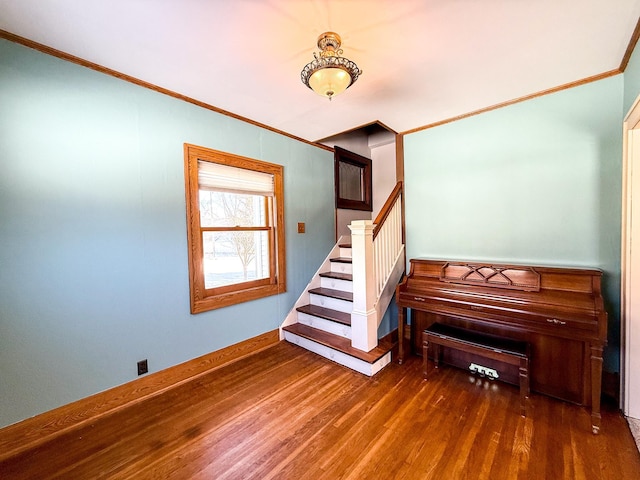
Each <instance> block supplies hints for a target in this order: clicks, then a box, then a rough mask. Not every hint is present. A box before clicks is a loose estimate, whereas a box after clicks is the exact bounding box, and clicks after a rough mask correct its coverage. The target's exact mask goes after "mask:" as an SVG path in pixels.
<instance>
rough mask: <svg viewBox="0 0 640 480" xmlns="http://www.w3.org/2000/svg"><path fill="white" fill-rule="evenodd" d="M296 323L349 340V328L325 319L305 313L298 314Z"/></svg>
mask: <svg viewBox="0 0 640 480" xmlns="http://www.w3.org/2000/svg"><path fill="white" fill-rule="evenodd" d="M298 322H299V323H302V324H304V325H308V326H309V327H313V328H317V329H318V330H323V331H325V332H329V333H333V334H334V335H338V336H340V337H344V338H351V327H350V326H349V325H344V324H342V323H338V322H332V321H331V320H327V319H326V318H320V317H314V316H313V315H309V314H307V313H302V312H298Z"/></svg>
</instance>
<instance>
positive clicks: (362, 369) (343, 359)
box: [284, 332, 391, 377]
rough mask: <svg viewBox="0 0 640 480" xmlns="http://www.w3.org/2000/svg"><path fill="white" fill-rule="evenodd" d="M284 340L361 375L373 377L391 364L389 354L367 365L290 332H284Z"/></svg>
mask: <svg viewBox="0 0 640 480" xmlns="http://www.w3.org/2000/svg"><path fill="white" fill-rule="evenodd" d="M284 338H285V339H286V340H287V341H288V342H291V343H294V344H296V345H298V346H300V347H302V348H305V349H307V350H309V351H311V352H313V353H317V354H318V355H321V356H323V357H324V358H327V359H329V360H333V361H334V362H336V363H339V364H340V365H344V366H345V367H348V368H350V369H351V370H355V371H356V372H359V373H362V374H363V375H367V376H369V377H370V376H373V375H375V374H376V373H378V372H379V371H380V370H382V369H383V368H384V367H385V366H386V365H388V364H389V363H391V352H389V353H387V354H386V355H384V356H383V357H382V358H380V359H379V360H378V361H377V362H375V363H368V362H365V361H363V360H360V359H358V358H355V357H352V356H351V355H347V354H345V353H342V352H338V351H336V350H333V349H332V348H330V347H327V346H325V345H320V344H319V343H316V342H314V341H312V340H309V339H307V338H303V337H300V336H298V335H295V334H293V333H291V332H285V333H284Z"/></svg>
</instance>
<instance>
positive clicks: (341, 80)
mask: <svg viewBox="0 0 640 480" xmlns="http://www.w3.org/2000/svg"><path fill="white" fill-rule="evenodd" d="M349 85H351V77H350V76H349V74H348V73H347V72H346V71H345V70H343V69H342V68H330V67H328V68H321V69H319V70H316V71H315V72H314V73H313V75H311V76H310V77H309V86H310V87H311V88H312V89H313V91H314V92H316V93H317V94H318V95H322V96H324V97H329V98H331V97H335V96H336V95H338V94H340V93H342V92H344V91H345V90H346V89H347V87H348V86H349Z"/></svg>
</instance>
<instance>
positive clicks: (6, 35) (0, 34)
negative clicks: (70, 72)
mask: <svg viewBox="0 0 640 480" xmlns="http://www.w3.org/2000/svg"><path fill="white" fill-rule="evenodd" d="M0 38H3V39H5V40H8V41H10V42H13V43H18V44H20V45H23V46H25V47H28V48H31V49H33V50H37V51H39V52H42V53H44V54H47V55H51V56H52V57H57V58H60V59H62V60H66V61H67V62H71V63H75V64H76V65H80V66H82V67H86V68H90V69H91V70H95V71H96V72H100V73H104V74H105V75H110V76H112V77H115V78H118V79H120V80H124V81H125V82H129V83H133V84H134V85H138V86H139V87H144V88H148V89H149V90H153V91H156V92H158V93H161V94H163V95H168V96H169V97H173V98H177V99H178V100H182V101H184V102H187V103H191V104H193V105H196V106H198V107H201V108H204V109H207V110H211V111H212V112H216V113H219V114H221V115H225V116H227V117H231V118H235V119H236V120H240V121H241V122H245V123H249V124H251V125H254V126H256V127H259V128H264V129H265V130H269V131H270V132H273V133H277V134H279V135H284V136H285V137H289V138H291V139H293V140H297V141H299V142H302V143H306V144H307V145H311V146H313V147H318V148H321V149H323V150H328V151H330V152H333V148H331V147H327V146H326V145H322V144H320V143H316V142H311V141H309V140H305V139H304V138H301V137H298V136H296V135H293V134H291V133H287V132H285V131H282V130H278V129H277V128H274V127H270V126H269V125H265V124H264V123H260V122H256V121H255V120H251V119H249V118H246V117H243V116H241V115H237V114H235V113H231V112H229V111H227V110H223V109H221V108H218V107H214V106H213V105H210V104H208V103H205V102H201V101H200V100H196V99H195V98H192V97H188V96H186V95H182V94H181V93H177V92H174V91H173V90H169V89H167V88H163V87H159V86H158V85H154V84H152V83H149V82H146V81H144V80H140V79H139V78H135V77H132V76H130V75H127V74H125V73H120V72H118V71H116V70H112V69H111V68H107V67H103V66H102V65H99V64H97V63H93V62H90V61H88V60H85V59H83V58H80V57H76V56H75V55H71V54H69V53H66V52H63V51H61V50H57V49H55V48H52V47H49V46H47V45H43V44H41V43H38V42H34V41H33V40H29V39H28V38H24V37H21V36H19V35H16V34H14V33H11V32H7V31H6V30H2V29H0Z"/></svg>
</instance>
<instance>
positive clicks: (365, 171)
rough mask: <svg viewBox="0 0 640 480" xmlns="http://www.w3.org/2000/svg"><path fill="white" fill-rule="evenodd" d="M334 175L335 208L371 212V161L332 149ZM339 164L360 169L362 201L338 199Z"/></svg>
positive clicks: (342, 150) (348, 152)
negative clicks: (346, 164) (333, 151)
mask: <svg viewBox="0 0 640 480" xmlns="http://www.w3.org/2000/svg"><path fill="white" fill-rule="evenodd" d="M334 150H335V153H334V174H335V192H336V208H344V209H347V210H364V211H367V212H371V211H373V201H372V196H371V188H372V187H371V185H372V183H373V179H372V169H371V160H370V159H368V158H367V157H363V156H362V155H358V154H357V153H353V152H350V151H349V150H345V149H344V148H340V147H338V146H335V147H334ZM340 163H348V164H351V165H354V166H356V167H358V168H360V169H362V199H361V200H353V199H349V198H342V197H340Z"/></svg>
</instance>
